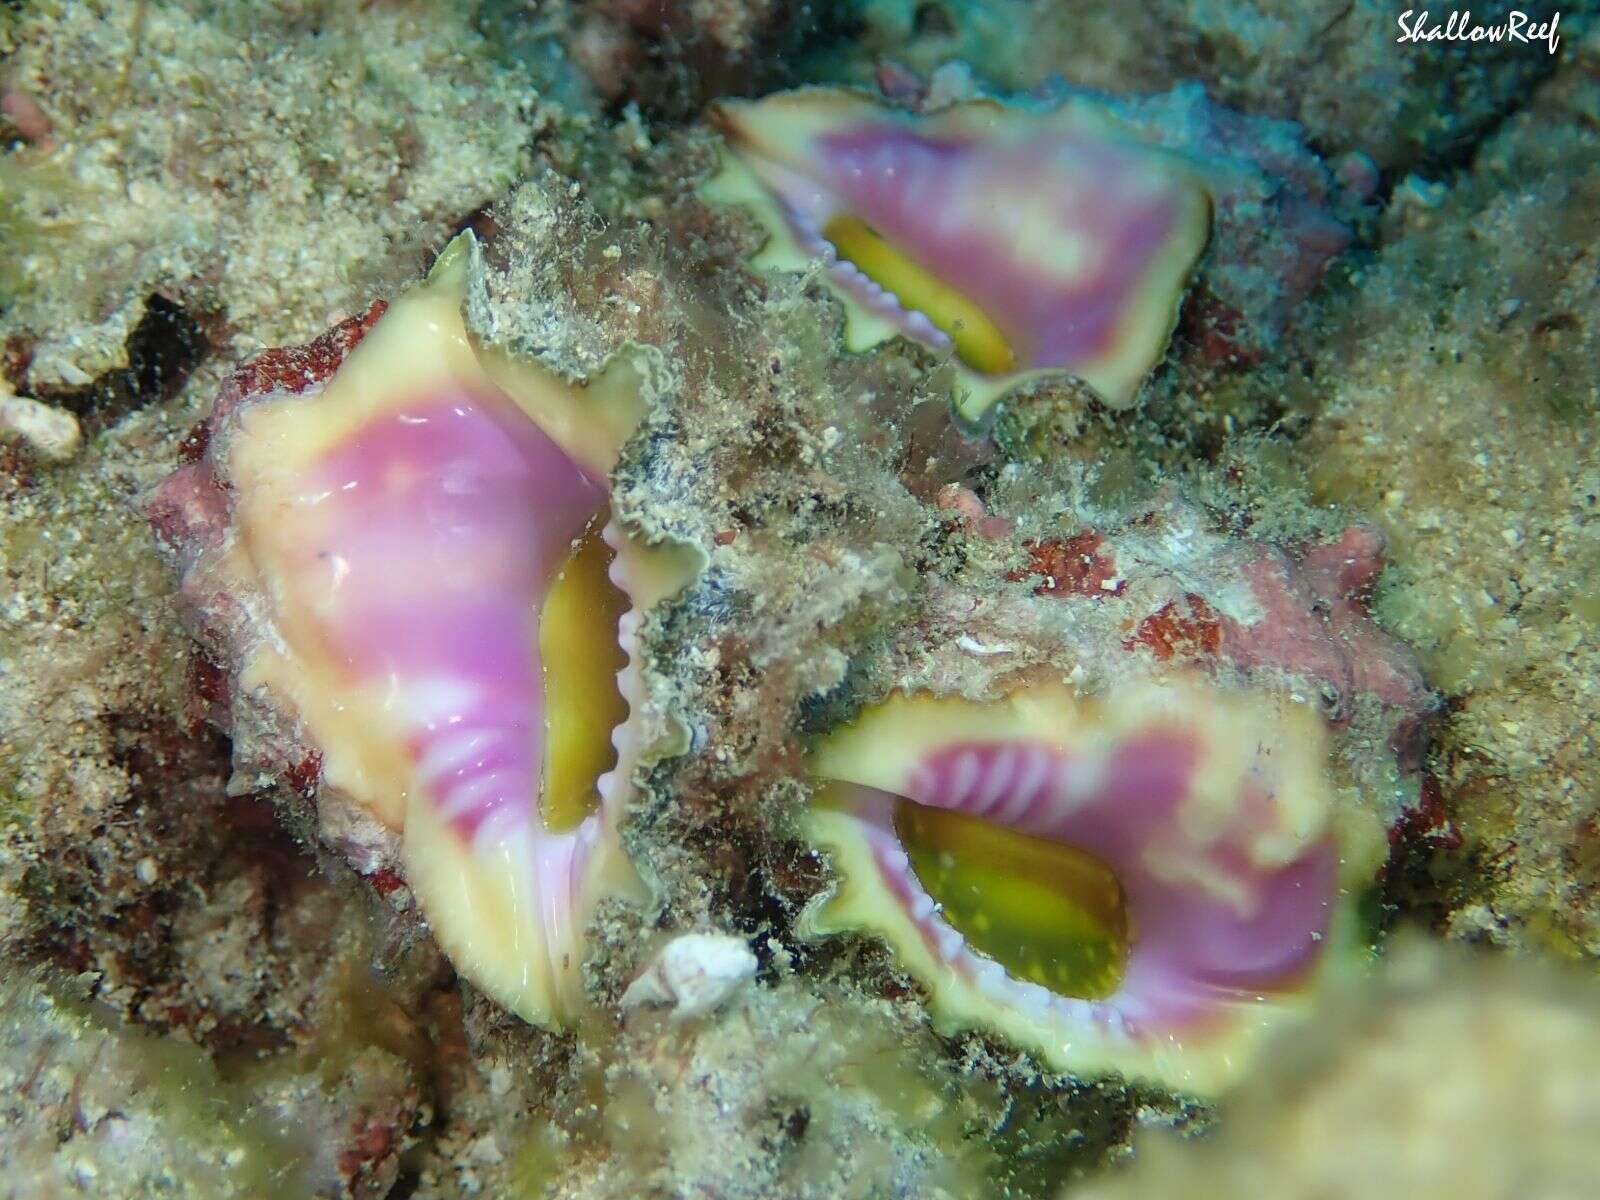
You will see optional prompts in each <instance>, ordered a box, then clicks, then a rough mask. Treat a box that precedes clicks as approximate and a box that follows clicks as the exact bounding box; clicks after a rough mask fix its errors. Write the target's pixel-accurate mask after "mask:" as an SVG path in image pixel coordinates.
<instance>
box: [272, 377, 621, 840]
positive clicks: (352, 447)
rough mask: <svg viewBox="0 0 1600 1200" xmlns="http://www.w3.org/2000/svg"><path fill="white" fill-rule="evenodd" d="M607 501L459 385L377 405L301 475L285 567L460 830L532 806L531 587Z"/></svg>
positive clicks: (555, 452) (528, 433)
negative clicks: (300, 534)
mask: <svg viewBox="0 0 1600 1200" xmlns="http://www.w3.org/2000/svg"><path fill="white" fill-rule="evenodd" d="M604 501H605V491H604V488H603V487H602V486H601V485H600V484H598V483H596V482H594V481H593V480H591V479H589V478H588V477H587V476H586V475H585V474H584V473H583V472H582V471H580V470H579V469H578V468H577V466H576V465H575V464H574V463H573V462H572V461H571V460H570V459H569V458H568V457H567V456H566V455H565V454H564V453H562V451H561V450H560V449H559V448H558V447H557V446H556V445H555V443H554V442H552V441H551V440H550V439H549V438H548V437H546V436H545V435H544V433H542V432H541V431H540V430H539V429H538V428H537V427H536V426H535V425H534V424H533V423H532V422H531V421H529V420H528V419H527V417H525V416H524V415H523V414H522V413H520V412H519V411H517V410H516V409H515V408H514V407H513V406H512V405H511V404H510V402H509V401H508V400H506V399H505V398H504V397H502V396H499V395H497V394H493V393H490V392H488V391H470V390H468V389H466V388H465V387H463V388H461V389H459V390H457V391H454V392H450V393H446V394H435V395H422V396H418V397H417V398H416V399H414V400H412V401H410V402H409V403H403V404H399V405H395V406H393V407H391V408H386V409H385V410H384V411H383V412H382V413H381V414H380V415H379V416H378V417H376V418H375V419H373V420H372V421H370V422H368V423H367V424H365V425H363V426H361V427H360V429H359V430H357V431H356V432H355V433H354V434H353V435H352V436H351V437H350V438H348V439H347V440H346V441H345V442H344V443H343V444H342V445H340V446H339V447H337V448H336V449H335V450H334V451H333V452H331V453H330V454H328V455H327V456H326V458H325V459H323V460H322V461H321V462H320V463H319V464H318V465H317V468H316V469H315V471H314V472H312V473H310V474H309V475H308V477H307V478H306V479H305V480H303V482H302V493H301V503H302V505H303V506H304V508H303V512H302V516H303V517H304V518H305V519H306V520H307V521H308V523H309V528H310V529H312V530H314V533H313V534H312V535H311V536H309V537H307V538H306V540H305V542H304V554H305V559H306V561H305V562H304V563H303V564H301V569H300V570H298V571H296V572H295V573H294V574H293V576H292V579H293V586H294V587H295V588H296V590H297V591H298V592H299V593H300V596H299V599H300V600H301V603H302V605H303V607H304V609H305V610H306V611H313V612H316V613H317V614H318V625H319V629H318V632H319V634H320V640H321V642H322V651H323V653H325V654H326V655H328V656H329V657H330V658H331V659H333V660H334V661H337V662H338V663H339V664H340V666H341V668H342V670H343V671H344V672H345V673H346V674H347V676H348V677H349V679H350V680H351V681H352V682H356V683H368V684H371V683H378V684H381V685H382V686H384V687H386V688H388V689H390V690H391V691H392V693H393V695H394V696H395V706H396V709H397V711H398V712H400V713H403V714H404V719H405V720H406V722H407V724H408V726H409V738H410V744H411V747H412V752H413V753H414V755H415V756H416V759H417V769H416V776H417V779H418V780H419V781H420V783H421V785H422V786H424V787H426V788H427V789H428V790H429V791H430V793H432V795H433V798H434V800H435V802H436V803H437V804H438V805H439V806H440V808H441V809H442V812H443V814H444V815H445V816H446V817H447V818H448V820H449V821H450V823H451V824H452V826H453V827H454V828H456V829H457V830H458V831H459V832H460V833H461V835H462V836H463V837H465V838H469V839H470V838H471V837H473V836H474V835H475V834H477V833H479V832H480V831H481V830H482V829H483V827H484V826H485V825H491V826H494V827H496V828H499V829H501V830H502V831H503V830H504V829H506V828H507V826H508V825H521V824H524V823H526V822H527V821H529V820H530V819H532V817H533V815H534V810H533V805H534V804H535V802H536V800H537V797H538V795H539V780H540V772H541V743H542V737H543V717H544V693H543V684H542V679H541V665H540V661H539V646H538V628H537V622H538V615H539V606H538V600H539V597H540V596H541V595H542V594H543V591H544V589H545V587H546V586H547V582H548V580H549V579H550V578H551V576H552V575H553V574H554V572H555V571H556V570H557V568H558V567H559V566H560V564H561V562H562V561H563V560H564V558H565V556H566V555H567V554H568V553H569V552H570V548H571V543H572V541H573V539H575V538H577V537H579V536H580V535H581V534H582V533H583V532H584V530H585V528H586V526H587V525H588V524H589V522H590V521H592V520H593V519H594V517H595V515H596V513H597V512H598V511H599V510H600V508H601V506H602V505H603V504H604Z"/></svg>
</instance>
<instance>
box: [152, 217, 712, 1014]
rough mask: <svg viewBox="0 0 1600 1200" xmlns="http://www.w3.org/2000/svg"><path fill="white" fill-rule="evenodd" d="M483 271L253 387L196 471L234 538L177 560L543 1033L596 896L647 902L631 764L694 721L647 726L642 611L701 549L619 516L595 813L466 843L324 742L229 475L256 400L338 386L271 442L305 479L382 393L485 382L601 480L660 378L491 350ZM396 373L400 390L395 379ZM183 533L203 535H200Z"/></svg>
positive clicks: (430, 285)
mask: <svg viewBox="0 0 1600 1200" xmlns="http://www.w3.org/2000/svg"><path fill="white" fill-rule="evenodd" d="M478 262H479V254H478V250H477V243H476V240H475V239H474V238H473V236H472V235H471V234H470V233H465V234H463V235H461V236H460V237H458V238H457V239H456V240H455V241H454V242H452V244H451V245H450V246H449V247H448V248H447V249H446V250H445V251H444V253H442V254H441V255H440V256H439V259H438V260H437V262H436V264H435V265H434V267H433V269H432V271H431V272H430V273H429V276H428V278H427V279H426V281H424V282H423V283H421V284H419V285H417V286H416V287H414V288H413V289H411V290H410V291H408V292H407V293H405V294H403V295H402V296H401V297H399V298H398V299H397V300H396V301H395V302H394V303H393V304H391V305H389V306H388V310H387V311H386V312H385V313H384V314H383V316H382V317H381V319H377V320H376V321H375V322H374V323H371V324H370V327H364V328H363V330H362V336H361V337H359V339H357V340H356V341H355V343H354V344H353V345H352V346H349V347H346V348H345V352H344V353H343V354H342V357H340V358H339V359H338V360H337V361H336V363H335V364H334V365H333V367H332V369H331V372H330V374H329V375H328V376H327V377H326V378H325V379H322V380H319V381H316V382H314V383H312V385H311V386H309V387H307V388H305V389H303V390H300V389H297V390H295V391H293V392H280V391H272V390H267V391H258V392H247V393H245V394H244V395H243V396H242V397H240V398H239V402H238V403H236V404H230V405H229V407H228V408H227V410H226V411H224V412H220V413H219V414H218V420H217V421H214V422H213V427H214V433H215V436H213V437H212V438H211V439H210V442H209V445H208V448H207V450H206V459H207V460H208V461H206V462H204V463H202V464H197V465H196V466H194V467H190V468H184V470H186V471H202V470H203V471H206V472H210V473H211V474H210V475H209V476H208V478H214V479H215V481H216V485H217V487H218V489H219V491H218V494H219V495H222V494H226V495H228V496H229V497H230V499H229V500H228V501H227V504H226V508H225V511H219V512H218V513H215V514H212V515H211V516H212V519H213V520H221V521H225V522H226V523H227V526H228V527H229V528H228V529H224V530H211V531H209V533H208V534H207V535H206V536H205V537H204V539H200V540H198V544H199V548H198V550H197V551H196V550H194V549H193V548H192V547H186V548H184V550H183V551H182V552H180V553H179V555H178V557H179V558H180V561H182V562H183V565H184V569H185V584H186V590H188V589H189V586H190V584H191V582H192V583H193V585H194V586H195V587H197V588H206V589H211V590H213V591H219V592H222V593H226V594H227V595H228V596H229V597H230V598H231V600H232V602H231V603H230V604H229V605H228V619H227V625H228V627H226V628H219V629H218V630H217V631H216V637H217V640H219V641H223V642H231V643H232V645H233V647H234V650H235V652H236V654H237V657H238V659H239V669H238V671H237V678H238V680H239V684H240V686H242V687H246V688H251V689H256V690H258V691H259V692H260V693H262V694H270V695H271V696H272V697H273V698H274V699H273V703H274V705H275V706H277V707H279V708H281V709H283V710H284V711H286V712H288V713H290V714H293V716H294V717H295V719H296V723H297V724H299V725H302V726H303V727H304V728H305V729H306V731H307V733H308V735H309V739H310V740H311V741H313V742H314V743H318V749H319V750H320V751H321V753H322V759H321V762H322V786H323V787H324V788H329V789H333V790H336V791H338V792H342V793H343V794H344V795H346V796H348V797H349V799H350V803H351V804H353V805H355V806H357V807H359V808H360V809H362V810H364V811H366V812H368V813H370V814H372V815H373V816H374V817H376V818H377V820H378V821H380V822H381V823H382V824H384V825H387V826H388V827H389V828H390V829H391V830H393V831H394V835H392V836H396V835H397V836H398V839H399V844H398V847H397V853H398V855H399V858H400V861H401V863H402V864H403V865H404V868H405V873H406V878H407V882H408V883H409V884H410V885H411V887H412V890H413V892H414V893H415V894H416V896H417V898H418V900H419V901H420V905H421V911H422V915H423V916H424V918H425V919H426V920H427V921H428V922H429V924H430V925H431V926H432V928H433V930H434V932H435V934H436V936H437V938H438V940H439V942H440V944H441V946H442V947H443V948H444V949H445V951H446V953H447V954H448V955H449V956H450V958H451V959H452V961H453V962H454V963H455V964H456V966H457V968H458V969H459V970H460V971H461V973H462V974H463V975H464V976H466V977H467V978H469V979H471V980H472V981H473V982H474V983H476V984H477V985H478V986H480V987H482V988H483V989H484V990H485V991H487V992H489V993H490V994H491V995H492V996H494V997H495V998H496V999H497V1000H499V1001H500V1002H501V1003H503V1004H505V1005H506V1006H507V1007H508V1008H510V1009H512V1010H513V1011H515V1012H517V1013H518V1014H519V1015H520V1016H522V1017H523V1018H524V1019H526V1020H528V1021H530V1022H531V1023H534V1024H540V1025H560V1024H562V1023H564V1022H565V1021H567V1020H568V1019H570V1017H571V1016H572V1015H573V1013H574V1012H575V1010H576V1009H577V1007H578V1006H579V1005H580V1004H581V1003H582V988H581V971H580V968H581V964H582V960H583V957H584V955H583V946H582V939H583V932H584V928H585V926H586V925H587V923H588V921H589V919H590V917H591V916H592V914H593V912H594V909H595V906H596V904H597V903H598V902H599V900H600V898H601V897H602V896H617V897H627V898H635V899H638V898H642V894H643V885H642V883H641V881H640V879H639V876H638V874H637V872H636V871H635V870H634V869H633V866H632V864H631V862H630V861H629V859H628V857H627V855H626V854H625V852H624V851H623V850H622V847H621V844H620V838H619V836H618V826H619V824H620V821H621V819H622V817H623V815H624V814H625V812H626V809H627V806H628V803H629V800H630V798H631V794H632V787H633V780H634V776H635V772H636V771H637V769H638V767H639V766H640V765H641V763H643V762H646V761H648V760H650V759H651V758H652V757H653V756H654V757H664V756H668V755H671V754H674V753H681V752H683V750H685V749H686V748H687V746H688V742H689V737H688V731H687V729H686V728H684V727H683V726H682V725H681V723H676V722H675V721H674V720H673V719H672V718H670V717H667V716H663V715H661V714H653V717H652V720H651V721H650V722H649V728H648V730H646V728H645V726H646V700H647V696H646V687H645V681H644V678H643V674H642V668H641V665H640V663H639V658H638V637H637V632H638V629H639V625H640V622H641V620H642V616H643V613H644V611H646V610H647V609H648V608H649V607H650V606H651V605H653V604H655V603H656V602H658V601H660V600H661V599H663V598H665V597H666V596H669V595H671V594H672V593H674V592H675V591H677V590H678V589H680V588H681V587H683V586H685V585H686V584H687V583H689V582H690V581H691V580H692V578H693V577H694V576H695V575H696V574H698V572H699V571H700V570H701V569H703V565H704V562H705V556H704V554H703V552H701V551H700V550H699V549H698V548H696V547H687V546H681V545H677V544H674V543H663V544H659V545H645V544H642V543H640V542H639V541H638V540H637V539H635V538H634V537H633V536H632V535H631V534H630V533H629V532H628V531H627V529H626V528H625V527H624V525H623V524H622V523H621V522H620V521H618V520H616V519H615V518H613V519H612V520H611V521H609V522H608V523H607V524H606V526H605V527H604V529H603V530H602V536H603V537H604V539H605V541H606V542H607V543H608V545H610V546H611V548H612V550H613V552H614V554H613V559H612V563H611V566H610V578H611V581H612V583H613V584H614V585H616V586H617V588H618V589H619V590H620V591H621V592H622V593H623V595H624V596H625V597H627V600H628V603H629V611H628V612H627V613H626V614H624V616H623V617H622V619H621V621H620V622H619V627H618V630H617V637H618V642H619V645H620V646H621V647H622V649H623V650H624V652H625V656H626V657H625V661H624V665H623V667H622V669H621V670H620V671H619V673H618V676H617V686H618V690H619V692H620V694H621V696H622V698H623V699H624V700H625V701H626V703H627V706H628V712H627V716H626V718H625V719H624V720H623V721H621V722H620V723H619V724H618V725H617V726H616V727H615V728H614V729H613V730H612V732H611V741H612V744H613V746H614V748H615V749H616V752H617V758H616V763H615V766H614V767H613V769H612V770H611V771H610V772H607V773H606V774H604V775H603V776H601V778H600V779H599V780H598V781H597V784H596V788H597V792H598V807H597V811H596V812H594V813H593V814H591V815H590V816H589V817H587V818H585V819H584V820H583V821H582V822H581V823H580V824H579V825H578V826H577V827H576V828H574V829H571V830H568V831H565V832H561V833H552V832H550V831H548V830H547V829H545V828H544V826H543V823H542V822H541V821H540V820H538V818H537V816H536V815H535V817H534V819H532V820H528V821H522V822H518V823H515V827H514V828H513V827H511V826H508V825H507V824H506V823H504V822H501V823H499V824H498V825H496V824H493V823H490V824H487V825H486V826H485V827H483V828H481V829H479V830H478V831H477V833H475V834H474V835H473V836H471V837H470V838H467V837H463V836H462V835H461V834H460V833H459V832H458V831H457V830H456V829H455V828H453V827H452V826H451V824H450V822H449V821H448V820H447V819H446V818H445V817H444V816H443V815H442V814H441V813H440V812H439V811H437V807H436V806H435V805H434V804H432V803H431V802H430V801H429V800H428V799H427V798H426V796H425V794H424V793H425V789H424V788H423V787H422V786H420V785H419V784H418V782H417V781H416V780H415V779H412V778H410V776H409V774H407V775H405V776H404V777H405V778H407V779H408V780H409V782H407V783H405V784H403V785H401V786H400V787H398V788H397V789H394V790H395V791H396V792H397V794H396V795H382V796H380V795H377V794H375V789H376V790H377V791H383V790H385V789H384V788H383V787H382V784H381V780H383V779H386V778H389V777H390V776H391V775H393V774H394V773H393V772H391V771H387V770H386V771H373V770H370V769H369V768H368V766H362V765H359V764H357V763H355V762H353V761H346V760H345V759H343V758H341V753H340V747H338V746H337V745H326V744H322V743H325V742H326V741H327V740H328V739H326V738H322V737H319V735H318V732H317V725H318V724H319V722H318V721H317V719H316V715H315V714H316V712H317V710H318V706H319V703H320V701H319V698H318V692H319V691H321V690H322V689H319V688H317V687H315V686H310V682H311V681H310V679H309V677H304V672H303V671H302V670H297V669H296V668H295V666H294V661H295V658H296V653H297V652H296V651H295V650H294V649H293V648H292V647H291V645H290V644H289V642H288V641H287V640H286V639H285V638H284V637H283V636H281V634H280V633H279V632H278V630H277V623H278V617H277V615H275V611H274V603H275V601H274V600H273V593H274V588H273V586H272V585H271V583H270V581H268V580H267V579H265V577H264V576H263V574H262V571H263V569H264V568H262V567H260V566H258V565H257V564H256V563H255V562H254V561H253V559H252V558H251V556H250V553H249V550H248V547H247V545H246V544H245V543H244V539H241V538H239V537H237V536H234V535H233V534H234V532H236V522H237V520H238V517H237V514H236V512H235V508H236V506H237V504H238V503H239V502H240V498H239V497H238V495H237V493H236V491H235V490H234V487H233V484H232V483H231V481H230V477H229V473H230V471H231V470H233V469H234V467H235V463H234V455H235V453H236V452H237V451H238V448H239V446H240V444H241V440H245V441H247V440H248V437H249V427H250V426H251V425H252V424H253V423H254V422H256V421H257V419H258V416H259V414H260V413H263V412H265V411H266V410H265V409H263V408H261V407H260V406H261V405H295V404H300V403H302V402H304V403H308V404H311V403H315V401H316V400H317V398H318V397H320V396H321V395H322V394H323V393H324V392H326V391H327V390H328V389H329V388H330V387H333V386H335V384H336V382H337V381H338V380H340V379H343V380H344V381H345V382H344V383H343V384H341V385H339V386H342V387H344V388H345V392H344V393H342V395H344V397H345V401H344V402H342V404H341V407H340V408H339V410H338V411H337V412H334V413H331V414H330V413H328V412H327V410H326V409H325V408H324V410H322V412H321V413H320V414H319V415H320V416H321V417H323V418H325V419H323V420H319V421H318V422H313V423H301V424H300V425H299V426H297V427H295V428H294V429H293V430H292V436H291V437H290V439H289V440H288V441H287V442H286V443H284V444H282V445H275V447H274V451H275V453H276V452H280V451H281V461H274V462H273V463H272V464H271V466H272V469H273V470H274V471H289V472H292V471H293V469H294V464H295V463H296V462H299V463H302V464H305V463H314V462H315V461H317V460H318V457H319V455H321V454H323V453H325V452H326V451H327V449H328V447H330V446H334V445H338V444H340V443H341V441H342V440H343V439H345V438H347V437H348V436H349V435H350V433H351V432H352V430H353V429H355V428H359V427H360V425H361V424H362V423H363V422H364V421H366V420H369V419H370V418H371V417H372V416H373V414H375V413H377V412H381V411H382V410H383V406H384V404H385V397H386V395H387V394H388V393H387V392H386V386H387V387H388V388H389V389H390V390H391V391H392V389H393V387H395V386H403V387H404V388H405V389H406V390H407V392H408V393H410V392H414V391H416V390H417V389H419V388H422V387H426V386H427V385H428V382H429V381H430V380H434V379H437V380H440V381H442V382H445V383H449V382H450V381H466V382H467V383H468V384H470V385H474V386H483V385H487V387H489V388H490V389H492V390H493V391H495V392H497V393H499V394H501V395H504V396H506V397H508V398H509V400H510V401H511V402H512V403H513V404H514V405H515V406H516V407H517V408H518V409H520V410H521V412H522V413H523V414H524V415H525V416H526V417H527V418H528V419H529V420H530V421H532V422H533V423H534V424H535V425H537V426H538V427H539V428H540V429H541V430H542V431H543V432H544V433H545V434H546V435H547V436H548V437H549V438H551V440H552V441H554V442H555V443H556V445H557V446H558V447H559V448H560V450H561V451H562V452H563V453H564V454H566V455H567V456H568V457H569V458H570V459H571V460H572V461H573V462H574V463H575V464H576V465H577V466H578V467H579V469H580V470H581V472H582V473H583V474H584V475H585V476H586V477H588V478H590V479H593V480H596V481H597V482H600V483H602V484H604V483H606V481H607V480H608V476H609V472H610V470H611V467H612V465H613V464H614V462H615V460H616V457H617V455H618V453H619V452H620V449H621V446H622V444H623V443H624V442H625V441H626V440H627V438H628V437H629V436H631V434H632V432H633V430H634V429H635V428H636V426H637V424H638V423H639V421H640V420H641V419H642V417H643V415H644V411H645V406H646V400H645V398H644V396H643V394H642V393H643V388H642V387H641V386H640V385H641V381H642V380H643V378H644V376H645V374H646V372H647V369H648V368H647V367H646V366H644V365H642V364H638V363H636V362H634V361H633V360H632V358H631V357H630V356H629V354H628V353H627V352H625V351H624V352H620V353H619V354H618V355H617V356H616V357H615V359H614V360H613V361H612V362H609V363H608V364H606V367H605V369H604V370H602V371H601V372H600V373H598V375H597V377H596V378H594V379H592V380H590V381H588V384H587V386H585V385H581V384H573V383H570V382H567V381H565V380H561V379H560V378H558V377H557V376H556V375H555V374H554V373H552V372H546V371H544V370H543V368H541V367H539V366H538V365H537V364H533V363H521V362H516V361H513V360H511V359H510V358H509V357H507V356H506V355H504V354H501V353H499V352H497V351H493V350H489V349H486V348H484V347H482V346H480V345H479V344H478V343H477V341H476V339H474V338H473V337H472V335H471V334H470V332H469V331H468V329H467V328H466V325H465V321H464V318H463V305H464V301H465V293H466V289H467V285H468V279H469V275H470V272H471V271H472V270H474V269H475V268H476V267H477V264H478ZM386 379H394V380H396V381H397V382H396V383H395V384H387V385H386V382H385V381H386ZM357 381H359V382H357ZM280 411H292V410H280ZM218 426H221V427H220V428H219V427H218ZM188 536H191V537H196V538H197V539H198V537H199V535H198V534H197V532H196V531H194V530H190V531H189V535H188ZM324 724H325V723H324ZM401 770H406V769H405V768H401ZM394 777H396V778H400V777H401V776H394ZM325 807H326V806H325ZM534 862H537V863H541V864H544V865H545V868H546V871H547V878H546V879H544V880H543V885H542V886H543V890H541V882H540V881H538V880H534V879H532V878H530V876H529V871H528V866H529V864H531V863H534ZM557 909H559V910H560V911H555V910H557Z"/></svg>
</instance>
